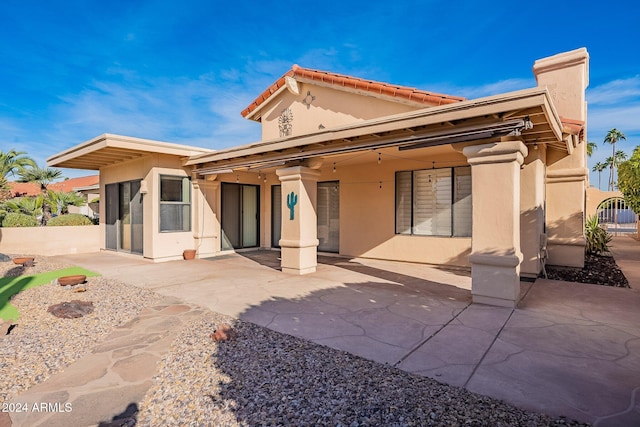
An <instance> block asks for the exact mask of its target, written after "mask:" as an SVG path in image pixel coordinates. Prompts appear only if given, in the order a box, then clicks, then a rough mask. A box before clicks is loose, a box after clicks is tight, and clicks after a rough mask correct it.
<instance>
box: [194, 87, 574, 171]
mask: <svg viewBox="0 0 640 427" xmlns="http://www.w3.org/2000/svg"><path fill="white" fill-rule="evenodd" d="M531 125H532V126H531ZM508 126H512V128H511V129H508ZM492 129H493V130H496V129H500V131H499V132H503V131H506V130H509V132H511V131H513V132H514V133H516V134H517V135H518V137H519V138H520V139H521V140H522V141H523V142H524V143H525V144H529V145H534V144H541V145H546V146H547V147H549V148H551V149H557V150H562V151H565V152H570V151H572V149H573V144H574V141H573V138H571V137H570V135H567V134H566V133H565V132H563V124H562V121H561V119H560V117H559V116H558V113H557V112H556V110H555V108H554V106H553V103H552V102H551V97H550V95H549V92H548V91H547V89H546V88H533V89H527V90H522V91H517V92H510V93H506V94H500V95H496V96H491V97H486V98H479V99H474V100H469V101H462V102H456V103H453V104H447V105H441V106H437V107H429V108H424V109H421V110H416V111H411V112H408V113H402V114H397V115H393V116H387V117H383V118H378V119H373V120H366V121H362V122H358V123H355V124H351V125H348V126H342V127H339V128H333V129H325V130H321V131H318V132H315V133H313V134H308V135H302V136H297V137H287V138H280V139H276V140H271V141H265V142H258V143H254V144H249V145H243V146H239V147H234V148H230V149H225V150H220V151H217V152H215V153H211V154H203V155H197V156H193V157H191V158H190V159H189V160H188V161H187V162H186V164H187V165H194V166H196V172H198V173H200V174H214V173H222V172H220V171H223V170H224V171H228V170H229V169H234V168H256V167H260V165H268V164H273V163H274V162H283V161H292V160H303V159H307V158H312V157H319V156H330V155H336V154H342V153H347V152H355V151H363V150H374V149H377V148H384V147H410V146H416V145H418V144H419V146H420V147H426V146H430V145H433V146H435V145H442V144H450V143H454V142H461V141H472V140H478V141H481V140H483V139H484V138H491V137H498V136H501V135H503V134H502V133H499V132H494V133H488V132H489V131H491V130H492Z"/></svg>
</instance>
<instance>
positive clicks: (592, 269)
mask: <svg viewBox="0 0 640 427" xmlns="http://www.w3.org/2000/svg"><path fill="white" fill-rule="evenodd" d="M547 276H548V278H549V279H553V280H564V281H566V282H578V283H591V284H595V285H603V286H615V287H619V288H628V287H629V282H628V281H627V278H626V277H624V274H622V270H620V267H618V264H616V261H615V260H614V259H613V257H612V256H602V255H585V257H584V268H570V267H555V266H547Z"/></svg>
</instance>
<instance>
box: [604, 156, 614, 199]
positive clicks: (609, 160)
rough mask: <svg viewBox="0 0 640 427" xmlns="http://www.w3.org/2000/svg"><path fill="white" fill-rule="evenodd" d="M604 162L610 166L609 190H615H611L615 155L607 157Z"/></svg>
mask: <svg viewBox="0 0 640 427" xmlns="http://www.w3.org/2000/svg"><path fill="white" fill-rule="evenodd" d="M604 164H605V165H607V167H608V168H609V186H608V187H607V190H609V191H613V190H611V174H612V173H613V168H612V167H611V166H612V165H613V157H611V156H609V157H607V160H605V161H604Z"/></svg>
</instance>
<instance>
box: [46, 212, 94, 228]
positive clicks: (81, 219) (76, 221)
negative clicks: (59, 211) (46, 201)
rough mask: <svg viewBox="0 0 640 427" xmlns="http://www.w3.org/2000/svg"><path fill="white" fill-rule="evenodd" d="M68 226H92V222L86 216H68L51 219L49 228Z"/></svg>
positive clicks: (48, 223)
mask: <svg viewBox="0 0 640 427" xmlns="http://www.w3.org/2000/svg"><path fill="white" fill-rule="evenodd" d="M49 225H51V226H67V225H92V222H91V220H90V219H89V218H88V217H87V216H86V215H81V214H66V215H60V216H57V217H55V218H51V219H50V220H49V221H48V222H47V226H49Z"/></svg>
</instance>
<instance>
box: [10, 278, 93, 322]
mask: <svg viewBox="0 0 640 427" xmlns="http://www.w3.org/2000/svg"><path fill="white" fill-rule="evenodd" d="M76 274H84V275H85V276H87V277H92V276H99V274H98V273H94V272H93V271H89V270H85V269H84V268H81V267H69V268H64V269H62V270H55V271H49V272H46V273H40V274H34V275H31V276H18V277H2V278H0V319H4V320H17V319H18V317H20V313H19V312H18V309H17V308H15V307H14V306H13V305H11V303H10V302H9V299H10V298H11V297H12V296H13V295H15V294H17V293H18V292H20V291H23V290H25V289H29V288H35V287H36V286H40V285H44V284H47V283H51V281H52V280H53V279H57V278H59V277H62V276H73V275H76Z"/></svg>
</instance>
